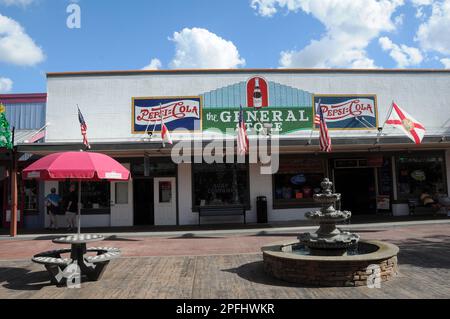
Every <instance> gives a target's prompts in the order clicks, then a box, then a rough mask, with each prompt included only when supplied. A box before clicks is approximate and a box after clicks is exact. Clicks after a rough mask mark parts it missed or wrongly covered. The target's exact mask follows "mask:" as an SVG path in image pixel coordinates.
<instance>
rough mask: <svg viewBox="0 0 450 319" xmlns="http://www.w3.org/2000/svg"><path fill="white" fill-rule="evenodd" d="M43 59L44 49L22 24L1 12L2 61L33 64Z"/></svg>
mask: <svg viewBox="0 0 450 319" xmlns="http://www.w3.org/2000/svg"><path fill="white" fill-rule="evenodd" d="M43 60H44V53H43V52H42V49H41V48H40V47H38V46H37V45H36V43H35V42H34V41H33V39H32V38H30V36H29V35H28V34H26V32H25V30H24V29H23V28H22V26H21V25H20V24H19V23H17V22H16V21H15V20H13V19H11V18H8V17H6V16H3V15H1V14H0V62H4V63H12V64H16V65H22V66H31V65H35V64H38V63H40V62H42V61H43Z"/></svg>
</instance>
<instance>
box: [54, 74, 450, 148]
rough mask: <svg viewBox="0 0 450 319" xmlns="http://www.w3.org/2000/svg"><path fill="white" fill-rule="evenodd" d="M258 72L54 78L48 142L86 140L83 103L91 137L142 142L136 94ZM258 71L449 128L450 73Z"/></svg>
mask: <svg viewBox="0 0 450 319" xmlns="http://www.w3.org/2000/svg"><path fill="white" fill-rule="evenodd" d="M253 75H255V74H250V73H248V74H244V73H243V74H238V73H236V74H234V73H231V74H213V73H211V74H177V73H175V74H144V75H120V76H73V77H70V76H63V77H49V79H48V104H47V109H48V112H47V121H48V122H50V124H51V125H50V126H49V128H48V130H47V142H65V141H79V140H80V128H79V124H78V121H77V109H76V105H77V104H78V105H79V106H80V108H81V110H82V112H83V115H84V117H85V119H86V121H87V123H88V126H89V138H90V139H91V141H93V142H95V141H114V140H133V139H134V140H137V139H138V138H139V136H136V135H133V134H131V114H132V112H131V99H132V97H145V96H155V97H156V96H192V95H200V94H203V93H206V92H209V91H211V90H214V89H217V88H222V87H225V86H228V85H232V84H235V83H238V82H241V81H246V80H247V79H248V78H249V77H250V76H253ZM258 75H260V76H264V77H265V78H266V79H267V80H269V81H274V82H277V83H280V84H282V85H288V86H291V87H294V88H297V89H301V90H305V91H308V92H312V93H314V94H349V95H353V94H376V95H377V100H378V113H379V122H380V123H381V122H383V121H384V119H385V117H386V114H387V112H388V110H389V107H390V105H391V102H392V100H395V101H396V102H397V103H398V104H399V105H400V106H402V107H404V108H405V109H406V110H407V111H408V112H409V113H410V114H411V115H413V116H415V117H416V119H417V120H420V121H421V122H422V123H423V124H424V125H425V126H426V127H427V132H428V134H437V135H439V134H441V133H443V132H444V131H445V126H448V124H446V121H447V120H448V118H449V115H450V109H449V108H448V103H447V101H449V100H450V90H449V89H448V88H449V87H450V73H375V74H374V73H367V74H363V73H360V74H356V73H347V74H346V73H334V72H330V73H328V74H323V73H322V74H320V73H310V74H306V73H301V74H294V73H292V74H264V73H261V74H258ZM431 109H432V110H433V111H432V112H431V111H430V110H431ZM299 134H306V133H299ZM332 134H333V135H355V134H356V135H360V136H361V135H364V136H367V135H369V134H376V131H375V132H374V131H372V132H370V133H369V132H365V131H356V132H354V131H353V132H352V131H343V132H335V131H334V132H333V133H332Z"/></svg>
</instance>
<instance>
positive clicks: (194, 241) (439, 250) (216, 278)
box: [0, 223, 450, 299]
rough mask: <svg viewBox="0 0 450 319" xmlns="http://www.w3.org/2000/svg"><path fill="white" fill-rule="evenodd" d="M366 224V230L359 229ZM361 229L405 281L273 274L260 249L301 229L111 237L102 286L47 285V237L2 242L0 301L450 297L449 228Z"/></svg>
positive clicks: (421, 226)
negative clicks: (310, 280)
mask: <svg viewBox="0 0 450 319" xmlns="http://www.w3.org/2000/svg"><path fill="white" fill-rule="evenodd" d="M360 226H361V225H360ZM360 226H359V228H358V230H357V232H358V233H359V234H360V235H361V237H362V238H364V239H381V240H387V241H389V242H392V243H394V244H397V245H399V246H400V254H399V265H400V273H401V274H400V276H399V277H397V278H396V279H395V280H393V281H391V282H388V283H385V284H383V286H382V288H381V289H368V288H365V287H361V288H307V287H302V286H298V285H292V284H288V283H285V282H282V281H279V280H275V279H273V278H271V277H269V276H267V275H266V274H265V273H264V271H263V267H262V255H261V253H260V248H261V246H264V245H265V244H267V243H271V242H276V241H279V240H284V239H291V238H295V237H296V236H297V235H298V232H296V231H295V232H294V231H291V230H289V231H285V232H277V233H276V234H275V233H274V234H268V233H266V232H260V233H259V234H252V235H236V234H234V235H232V236H196V235H189V236H187V235H185V236H182V237H179V236H169V237H141V238H136V237H133V238H127V237H125V236H123V237H122V236H120V237H112V238H108V240H107V241H106V242H105V245H112V246H115V247H120V248H121V249H122V251H123V255H124V257H123V258H120V259H118V260H114V261H112V262H111V264H110V266H109V267H108V269H107V271H106V273H105V276H104V277H103V279H102V280H101V281H99V282H89V283H83V285H82V288H81V289H67V288H57V287H55V286H53V285H50V284H49V279H48V275H47V273H46V271H45V269H44V267H42V266H41V265H36V264H33V263H32V262H31V261H30V257H31V256H32V255H33V254H34V253H37V252H41V251H43V250H46V249H50V248H55V247H58V245H53V244H52V243H51V242H50V241H49V238H40V239H37V240H13V241H1V242H0V298H89V299H92V298H107V299H111V298H218V299H221V298H262V299H273V298H432V299H436V298H450V284H449V283H450V223H438V224H436V223H434V224H430V223H427V224H422V225H407V226H404V225H403V226H399V225H396V226H395V227H386V226H384V227H373V226H372V227H368V228H365V229H364V228H362V227H360Z"/></svg>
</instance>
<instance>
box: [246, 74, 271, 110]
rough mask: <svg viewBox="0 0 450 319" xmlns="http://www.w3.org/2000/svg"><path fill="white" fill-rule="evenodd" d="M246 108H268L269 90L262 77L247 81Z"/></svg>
mask: <svg viewBox="0 0 450 319" xmlns="http://www.w3.org/2000/svg"><path fill="white" fill-rule="evenodd" d="M247 106H248V107H254V108H255V109H259V108H261V107H268V106H269V89H268V85H267V81H266V80H265V79H264V78H262V77H253V78H251V79H250V80H248V81H247Z"/></svg>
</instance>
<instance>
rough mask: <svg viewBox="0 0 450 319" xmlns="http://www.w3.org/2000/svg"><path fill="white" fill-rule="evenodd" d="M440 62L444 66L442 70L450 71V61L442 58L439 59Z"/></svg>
mask: <svg viewBox="0 0 450 319" xmlns="http://www.w3.org/2000/svg"><path fill="white" fill-rule="evenodd" d="M440 61H441V63H442V64H443V65H444V68H446V69H450V59H449V58H444V59H441V60H440Z"/></svg>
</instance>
